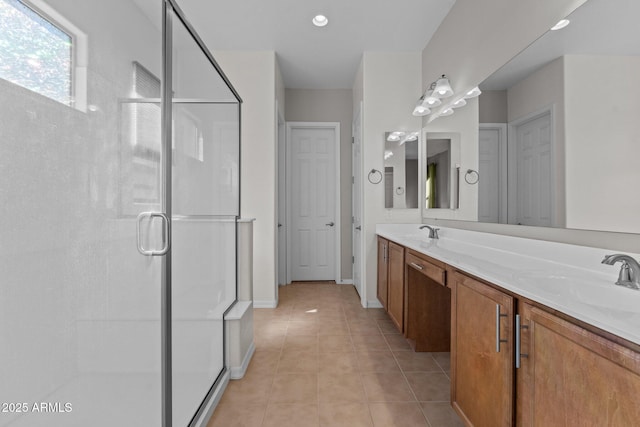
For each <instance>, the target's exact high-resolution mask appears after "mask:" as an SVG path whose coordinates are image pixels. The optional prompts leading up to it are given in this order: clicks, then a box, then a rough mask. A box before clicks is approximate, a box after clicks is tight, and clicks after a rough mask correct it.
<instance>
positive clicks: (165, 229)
mask: <svg viewBox="0 0 640 427" xmlns="http://www.w3.org/2000/svg"><path fill="white" fill-rule="evenodd" d="M153 218H160V220H161V221H162V247H161V248H160V249H157V250H153V249H146V248H145V247H144V245H143V244H142V227H141V226H140V224H142V221H143V220H144V219H148V220H149V223H151V221H153ZM136 238H137V243H138V252H140V253H141V254H142V255H145V256H160V255H165V254H166V253H167V252H169V247H170V244H169V243H170V239H171V223H170V222H169V218H167V216H166V215H165V214H163V213H162V212H141V213H140V214H139V215H138V219H137V220H136Z"/></svg>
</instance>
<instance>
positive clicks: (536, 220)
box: [510, 111, 554, 227]
mask: <svg viewBox="0 0 640 427" xmlns="http://www.w3.org/2000/svg"><path fill="white" fill-rule="evenodd" d="M514 134H515V147H514V148H515V150H514V151H515V153H514V154H515V156H516V159H515V170H514V171H513V173H514V174H515V176H513V175H512V176H511V178H512V179H511V182H512V184H514V187H513V188H512V191H513V192H514V193H515V194H513V196H514V197H512V198H511V199H512V200H515V203H516V205H515V223H516V224H521V225H533V226H541V227H551V226H553V197H552V194H553V193H552V189H553V188H554V176H553V168H552V165H553V158H552V154H553V146H552V145H553V144H552V136H551V135H552V132H551V112H550V111H547V112H545V113H543V114H541V115H538V116H536V117H534V118H532V119H531V120H527V121H524V122H521V123H518V124H517V125H516V126H515V132H514ZM513 178H515V179H513ZM510 216H511V214H510Z"/></svg>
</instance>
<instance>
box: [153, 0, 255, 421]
mask: <svg viewBox="0 0 640 427" xmlns="http://www.w3.org/2000/svg"><path fill="white" fill-rule="evenodd" d="M173 16H175V17H177V18H178V19H179V20H180V22H181V23H182V24H183V25H184V27H185V28H186V30H187V31H188V32H189V34H190V35H191V37H193V39H194V41H195V42H196V44H197V45H198V47H199V48H200V50H201V52H202V53H203V55H204V56H205V57H206V58H207V60H208V61H209V62H210V64H211V65H212V66H213V68H214V69H215V70H216V72H217V73H218V75H219V76H220V78H221V79H222V80H223V81H224V83H225V84H226V86H227V88H228V89H229V90H230V91H231V93H232V94H233V96H234V97H235V101H232V100H228V101H226V100H225V101H217V102H216V101H214V103H237V105H238V128H239V129H238V130H239V132H238V208H237V213H236V221H235V222H236V248H237V243H238V242H237V239H238V234H237V219H238V218H239V215H240V194H241V190H240V187H241V182H240V173H241V169H240V165H241V162H240V149H241V132H240V129H241V128H242V116H241V114H240V113H241V105H242V98H241V97H240V95H239V94H238V92H237V91H236V89H235V88H234V87H233V85H232V84H231V82H230V80H229V78H228V77H227V76H226V74H225V73H224V72H223V71H222V69H221V68H220V65H218V63H217V62H216V60H215V59H214V58H213V55H212V54H211V52H210V51H209V50H208V49H207V47H206V45H205V44H204V42H203V41H202V39H201V38H200V36H199V35H198V34H197V33H196V31H195V29H194V28H193V26H192V25H191V24H190V23H189V21H188V20H187V19H186V17H185V14H184V12H183V11H182V9H180V7H179V6H178V4H177V2H176V0H163V2H162V17H163V20H162V78H161V97H162V99H161V117H162V119H161V120H162V124H161V126H162V130H161V139H162V150H161V153H162V154H161V155H162V157H161V163H162V208H161V210H162V212H163V214H164V215H166V217H167V218H169V222H170V221H171V217H172V200H171V198H172V188H171V187H172V164H173V158H172V155H173V150H172V140H171V139H172V118H173V98H172V97H173V74H172V70H173V55H172V53H173V19H172V18H173ZM194 102H198V101H196V100H194ZM167 239H168V249H167V251H166V254H164V256H162V257H161V259H162V263H161V269H162V276H161V321H160V324H161V326H160V333H161V349H162V351H161V383H162V384H161V399H162V427H172V424H173V400H172V391H173V384H172V378H173V377H172V375H173V371H172V359H171V354H172V329H171V328H172V305H171V289H172V287H171V285H172V283H171V255H172V254H171V236H170V233H169V236H168V237H167ZM237 268H238V259H237V256H236V295H235V300H234V302H235V301H237V295H238V293H237V287H238V282H237ZM232 306H233V304H232ZM230 308H231V307H230ZM230 308H229V309H230ZM229 309H227V310H225V315H226V313H227V311H228V310H229ZM224 334H225V328H224V327H223V342H222V351H223V354H226V349H225V343H224V340H225V335H224ZM227 371H228V368H227V366H226V365H223V369H222V371H221V372H220V374H219V375H218V377H217V378H216V379H215V380H214V382H213V384H212V386H211V388H210V389H209V391H208V393H207V394H206V396H205V397H204V399H203V401H202V402H201V404H200V406H199V407H198V410H197V411H196V412H195V414H194V415H193V417H192V419H191V421H190V423H189V427H193V426H195V425H196V423H197V421H198V420H199V419H200V417H201V416H202V414H203V413H204V411H205V410H206V407H207V404H208V403H209V401H210V399H211V398H212V397H213V395H214V393H215V391H216V389H217V387H218V385H219V383H220V380H221V379H222V378H223V376H224V374H225V373H226V372H227Z"/></svg>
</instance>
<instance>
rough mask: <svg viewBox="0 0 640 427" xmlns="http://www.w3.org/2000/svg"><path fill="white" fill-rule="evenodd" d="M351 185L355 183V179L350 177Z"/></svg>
mask: <svg viewBox="0 0 640 427" xmlns="http://www.w3.org/2000/svg"><path fill="white" fill-rule="evenodd" d="M351 183H352V184H355V183H356V177H355V176H352V177H351Z"/></svg>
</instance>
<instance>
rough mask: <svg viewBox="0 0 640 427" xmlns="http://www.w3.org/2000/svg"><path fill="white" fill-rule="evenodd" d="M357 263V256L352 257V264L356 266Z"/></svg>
mask: <svg viewBox="0 0 640 427" xmlns="http://www.w3.org/2000/svg"><path fill="white" fill-rule="evenodd" d="M355 263H356V257H355V256H352V257H351V264H355Z"/></svg>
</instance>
